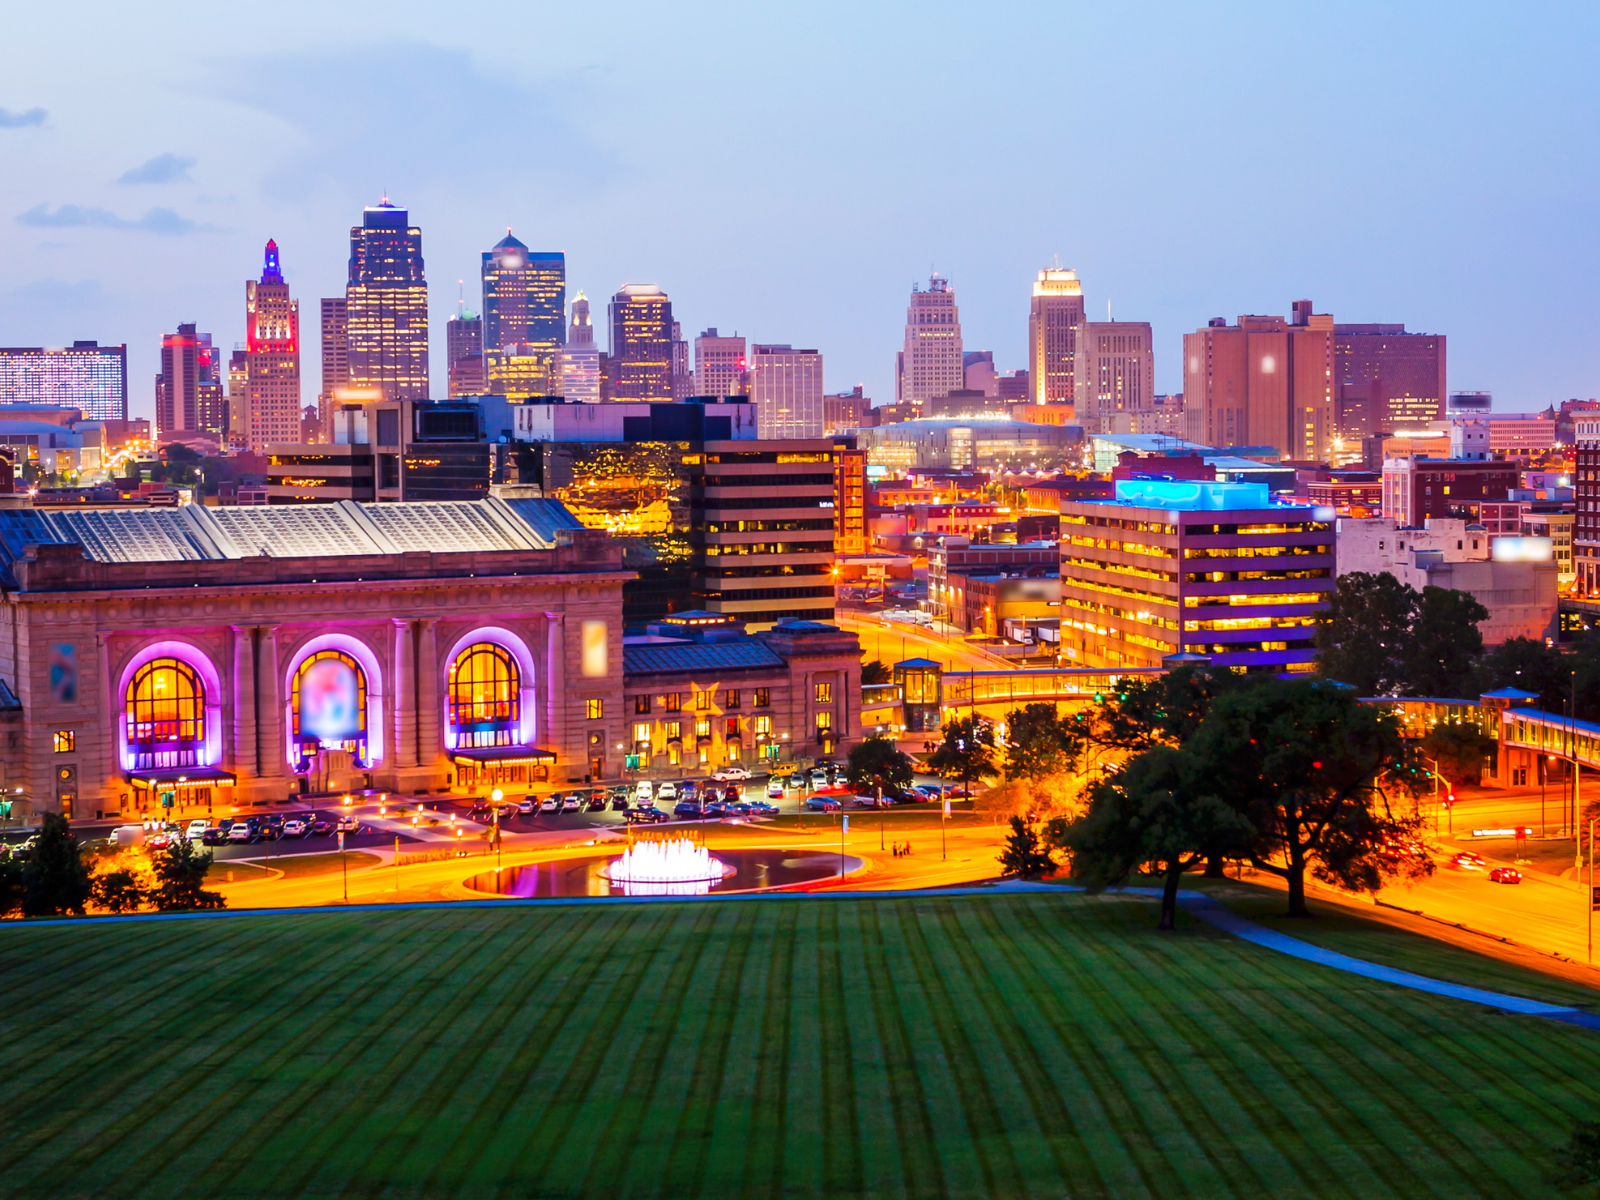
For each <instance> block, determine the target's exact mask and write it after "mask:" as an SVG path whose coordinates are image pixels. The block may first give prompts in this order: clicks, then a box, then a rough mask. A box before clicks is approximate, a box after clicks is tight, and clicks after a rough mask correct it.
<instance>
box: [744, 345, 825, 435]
mask: <svg viewBox="0 0 1600 1200" xmlns="http://www.w3.org/2000/svg"><path fill="white" fill-rule="evenodd" d="M750 399H751V400H752V401H753V402H754V403H755V406H756V428H757V430H758V432H759V436H760V437H761V438H763V439H764V440H767V441H774V440H785V439H791V438H819V437H821V436H822V355H821V354H819V353H818V352H817V351H815V350H796V349H795V348H794V347H793V346H762V345H756V346H752V347H750Z"/></svg>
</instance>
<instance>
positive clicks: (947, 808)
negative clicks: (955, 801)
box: [944, 797, 950, 817]
mask: <svg viewBox="0 0 1600 1200" xmlns="http://www.w3.org/2000/svg"><path fill="white" fill-rule="evenodd" d="M944 815H945V816H947V817H948V816H949V815H950V800H949V797H946V798H945V802H944Z"/></svg>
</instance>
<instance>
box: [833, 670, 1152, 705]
mask: <svg viewBox="0 0 1600 1200" xmlns="http://www.w3.org/2000/svg"><path fill="white" fill-rule="evenodd" d="M1164 674H1166V670H1165V668H1163V667H1139V668H1128V669H1124V670H1112V669H1109V668H1104V667H1066V668H1052V667H1040V668H1036V669H1028V668H1019V669H1017V670H1011V671H956V670H949V669H947V670H945V671H943V672H942V673H941V674H940V684H941V694H940V706H941V708H943V709H946V710H954V709H961V708H972V707H974V706H979V707H981V706H983V705H986V704H1007V705H1012V704H1031V703H1034V702H1035V701H1040V700H1083V701H1092V700H1094V699H1096V698H1097V697H1099V696H1103V695H1105V694H1106V693H1107V692H1110V691H1113V690H1115V688H1116V686H1117V684H1118V682H1119V681H1121V680H1124V679H1153V678H1155V677H1156V676H1158V675H1164ZM861 693H862V695H861V707H862V711H863V712H867V711H872V710H876V709H888V708H893V707H895V706H898V705H900V704H902V703H904V701H905V695H904V689H903V688H901V687H900V686H898V685H896V684H891V683H884V684H867V685H866V686H864V687H863V688H862V689H861Z"/></svg>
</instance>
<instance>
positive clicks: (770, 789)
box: [767, 775, 783, 800]
mask: <svg viewBox="0 0 1600 1200" xmlns="http://www.w3.org/2000/svg"><path fill="white" fill-rule="evenodd" d="M767 799H768V800H782V799H783V780H781V779H779V778H778V777H777V776H776V775H774V776H773V777H772V778H771V779H769V780H767Z"/></svg>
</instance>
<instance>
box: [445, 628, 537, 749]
mask: <svg viewBox="0 0 1600 1200" xmlns="http://www.w3.org/2000/svg"><path fill="white" fill-rule="evenodd" d="M447 691H448V698H449V719H450V734H451V739H452V740H451V745H452V746H453V747H454V748H455V749H458V750H462V749H468V748H470V747H474V746H510V745H512V744H514V743H515V741H516V734H517V725H518V723H519V722H520V721H521V719H522V672H521V671H520V670H519V669H518V668H517V660H516V659H515V658H513V657H512V656H511V652H510V651H509V650H507V649H506V648H505V647H504V646H499V645H496V644H495V643H494V642H477V643H475V644H473V645H471V646H468V647H467V648H466V649H465V650H463V651H462V652H461V653H460V654H458V655H456V659H455V661H454V662H453V663H451V664H450V679H449V682H448V684H447Z"/></svg>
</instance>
